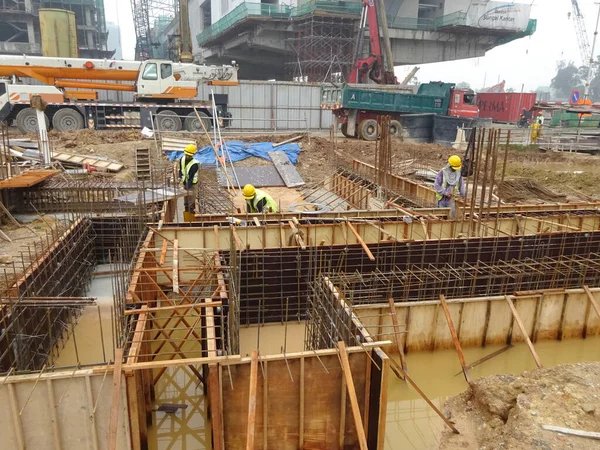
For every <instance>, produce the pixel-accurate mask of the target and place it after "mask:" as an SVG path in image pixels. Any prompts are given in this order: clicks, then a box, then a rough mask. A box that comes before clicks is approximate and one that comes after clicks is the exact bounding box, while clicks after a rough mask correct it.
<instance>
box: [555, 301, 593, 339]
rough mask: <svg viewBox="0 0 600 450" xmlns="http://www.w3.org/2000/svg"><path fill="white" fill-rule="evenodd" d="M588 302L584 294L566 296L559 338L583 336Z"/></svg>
mask: <svg viewBox="0 0 600 450" xmlns="http://www.w3.org/2000/svg"><path fill="white" fill-rule="evenodd" d="M588 303H589V302H588V299H587V295H586V294H571V295H568V296H567V297H566V305H565V308H564V317H563V325H562V336H561V338H563V339H569V338H580V337H583V328H584V325H585V321H586V317H585V316H586V311H587V307H588Z"/></svg>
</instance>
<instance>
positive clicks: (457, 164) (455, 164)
mask: <svg viewBox="0 0 600 450" xmlns="http://www.w3.org/2000/svg"><path fill="white" fill-rule="evenodd" d="M448 164H450V167H452V168H453V169H454V170H460V169H462V161H461V160H460V156H458V155H452V156H451V157H450V158H448Z"/></svg>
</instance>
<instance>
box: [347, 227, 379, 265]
mask: <svg viewBox="0 0 600 450" xmlns="http://www.w3.org/2000/svg"><path fill="white" fill-rule="evenodd" d="M346 225H347V226H348V228H349V229H350V231H352V234H354V236H355V237H356V240H357V241H358V243H359V244H360V246H361V247H362V248H363V250H364V251H365V253H366V254H367V256H368V257H369V259H370V260H371V261H375V257H374V256H373V253H371V250H370V249H369V247H368V246H367V244H366V243H365V241H364V240H363V238H362V237H360V234H358V231H356V228H354V225H352V224H351V223H350V222H349V221H348V219H346Z"/></svg>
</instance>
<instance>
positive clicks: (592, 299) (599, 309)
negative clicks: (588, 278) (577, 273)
mask: <svg viewBox="0 0 600 450" xmlns="http://www.w3.org/2000/svg"><path fill="white" fill-rule="evenodd" d="M583 290H584V291H585V294H586V295H587V298H588V300H589V301H590V303H591V304H592V307H593V308H594V311H596V314H598V317H599V318H600V307H598V302H597V301H596V298H595V297H594V294H592V291H590V288H589V287H588V286H587V285H584V286H583Z"/></svg>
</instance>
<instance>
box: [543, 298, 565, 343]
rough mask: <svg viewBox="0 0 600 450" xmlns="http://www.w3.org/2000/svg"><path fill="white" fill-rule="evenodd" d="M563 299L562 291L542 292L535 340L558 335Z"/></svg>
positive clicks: (553, 337)
mask: <svg viewBox="0 0 600 450" xmlns="http://www.w3.org/2000/svg"><path fill="white" fill-rule="evenodd" d="M565 299H566V296H565V294H563V293H560V294H544V295H543V296H542V298H541V301H540V311H539V314H538V323H537V327H536V335H535V340H538V339H556V338H557V337H558V334H559V331H560V326H561V321H562V310H563V306H564V304H565Z"/></svg>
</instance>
